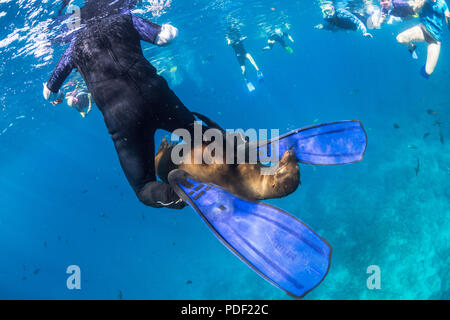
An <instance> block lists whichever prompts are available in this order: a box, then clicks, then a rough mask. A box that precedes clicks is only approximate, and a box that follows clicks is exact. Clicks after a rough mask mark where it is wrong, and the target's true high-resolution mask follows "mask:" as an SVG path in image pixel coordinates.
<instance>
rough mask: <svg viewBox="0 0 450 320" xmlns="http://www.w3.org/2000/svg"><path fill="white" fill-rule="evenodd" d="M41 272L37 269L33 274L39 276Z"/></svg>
mask: <svg viewBox="0 0 450 320" xmlns="http://www.w3.org/2000/svg"><path fill="white" fill-rule="evenodd" d="M40 271H41V269H36V270H34V271H33V274H34V275H37V274H38V273H39V272H40Z"/></svg>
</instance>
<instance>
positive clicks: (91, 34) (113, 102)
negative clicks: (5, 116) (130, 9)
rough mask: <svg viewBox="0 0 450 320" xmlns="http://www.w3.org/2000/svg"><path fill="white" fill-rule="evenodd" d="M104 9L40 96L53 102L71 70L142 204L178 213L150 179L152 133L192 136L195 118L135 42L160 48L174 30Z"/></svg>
mask: <svg viewBox="0 0 450 320" xmlns="http://www.w3.org/2000/svg"><path fill="white" fill-rule="evenodd" d="M120 12H122V11H121V10H120V8H115V9H114V8H112V7H111V8H109V12H108V15H104V12H102V14H103V15H102V18H98V15H95V14H91V15H90V16H92V17H94V18H92V19H90V20H89V21H84V24H85V26H84V27H83V28H81V29H80V30H79V31H78V32H77V33H76V35H75V36H74V37H73V39H72V41H71V43H70V45H69V47H68V48H67V50H66V51H65V53H64V54H63V56H62V57H61V59H60V60H59V62H58V65H57V66H56V68H55V70H54V72H53V74H52V75H51V77H50V80H49V81H48V82H47V83H46V84H44V97H45V98H46V99H47V100H50V101H53V102H58V101H59V100H58V99H60V98H61V97H62V96H63V94H62V92H61V91H60V88H61V86H62V84H63V82H64V81H65V79H66V78H67V77H68V76H69V74H70V73H71V71H72V69H74V68H77V69H78V71H79V72H80V73H81V75H82V77H83V79H84V81H85V82H86V84H87V87H88V90H89V92H90V93H91V94H92V97H93V99H94V101H95V103H96V104H97V106H98V107H99V109H100V111H101V112H102V113H103V116H104V119H105V123H106V126H107V128H108V130H109V133H110V134H111V136H112V139H113V141H114V145H115V147H116V150H117V153H118V156H119V160H120V163H121V166H122V168H123V171H124V173H125V175H126V177H127V179H128V181H129V183H130V185H131V186H132V187H133V189H134V191H135V192H136V194H137V196H138V198H139V200H140V201H141V202H143V203H144V204H145V205H148V206H151V207H156V208H161V207H167V208H172V209H181V208H183V207H184V206H185V204H184V203H183V202H182V201H181V199H180V197H179V196H177V195H176V193H175V191H174V190H173V189H172V188H171V187H170V186H169V185H168V184H165V183H162V182H158V181H156V176H155V145H154V134H155V131H156V130H157V129H163V130H166V131H169V132H173V131H174V130H176V129H179V128H184V129H187V130H189V131H190V132H192V130H193V124H194V121H195V118H194V116H193V114H192V113H191V112H190V111H189V110H188V109H187V108H186V107H185V106H184V105H183V103H182V102H181V101H180V100H179V99H178V97H177V96H176V95H175V94H174V93H173V92H172V90H171V89H170V88H169V86H168V84H167V82H166V80H164V79H163V78H162V77H160V76H158V75H157V73H156V69H155V68H154V67H153V66H152V65H151V64H150V63H149V62H148V61H147V60H146V59H145V58H144V55H143V52H142V48H141V44H140V41H141V40H143V41H147V42H150V43H153V44H156V45H159V46H162V45H166V44H168V43H169V42H170V41H172V40H173V39H174V38H175V37H176V36H177V32H178V30H177V29H176V28H174V27H172V26H170V25H163V26H159V25H156V24H153V23H151V22H149V21H147V20H144V19H142V18H140V17H138V16H135V15H131V14H121V13H120Z"/></svg>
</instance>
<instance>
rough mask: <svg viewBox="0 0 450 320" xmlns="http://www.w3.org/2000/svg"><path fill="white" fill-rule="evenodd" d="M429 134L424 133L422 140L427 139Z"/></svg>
mask: <svg viewBox="0 0 450 320" xmlns="http://www.w3.org/2000/svg"><path fill="white" fill-rule="evenodd" d="M430 134H431V133H429V132H427V133H425V134H424V135H423V138H424V139H426V138H428V137H429V136H430Z"/></svg>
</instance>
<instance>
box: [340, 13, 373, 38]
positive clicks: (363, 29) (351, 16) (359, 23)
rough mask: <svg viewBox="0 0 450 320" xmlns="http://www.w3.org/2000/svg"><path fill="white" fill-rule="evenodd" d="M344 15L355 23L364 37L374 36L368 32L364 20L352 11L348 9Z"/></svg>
mask: <svg viewBox="0 0 450 320" xmlns="http://www.w3.org/2000/svg"><path fill="white" fill-rule="evenodd" d="M344 16H345V19H347V20H348V21H349V22H351V23H352V24H354V25H355V27H356V29H357V30H359V31H361V33H362V34H363V36H364V37H370V38H372V35H371V34H370V33H368V32H367V28H366V25H365V24H364V22H362V21H361V20H360V19H359V18H358V17H357V16H355V15H354V14H353V13H351V12H350V11H346V12H345V15H344Z"/></svg>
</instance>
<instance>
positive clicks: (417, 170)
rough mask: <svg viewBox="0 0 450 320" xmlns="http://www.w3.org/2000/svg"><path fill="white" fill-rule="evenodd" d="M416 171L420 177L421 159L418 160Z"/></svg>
mask: <svg viewBox="0 0 450 320" xmlns="http://www.w3.org/2000/svg"><path fill="white" fill-rule="evenodd" d="M414 170H415V171H416V176H418V175H419V172H420V160H419V159H417V167H416V168H415V169H414Z"/></svg>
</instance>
